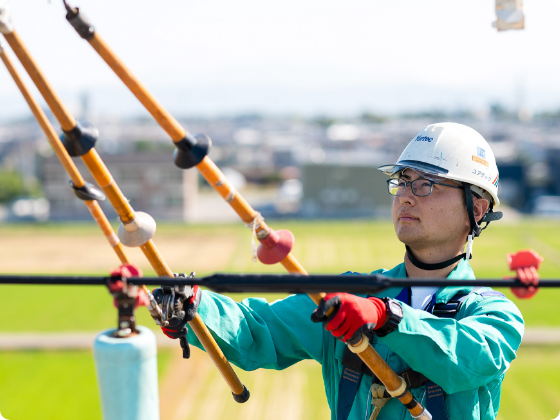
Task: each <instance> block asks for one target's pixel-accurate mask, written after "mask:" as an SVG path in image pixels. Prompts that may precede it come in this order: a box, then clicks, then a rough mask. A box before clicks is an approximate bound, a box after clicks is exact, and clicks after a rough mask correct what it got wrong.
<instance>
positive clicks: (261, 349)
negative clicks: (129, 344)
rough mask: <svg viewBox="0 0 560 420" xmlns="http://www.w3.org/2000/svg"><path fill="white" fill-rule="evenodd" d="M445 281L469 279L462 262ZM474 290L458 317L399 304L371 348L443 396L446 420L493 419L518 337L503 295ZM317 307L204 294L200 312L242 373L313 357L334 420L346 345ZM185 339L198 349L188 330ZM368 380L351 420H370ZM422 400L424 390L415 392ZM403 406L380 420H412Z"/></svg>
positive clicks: (393, 273) (517, 317) (519, 322)
mask: <svg viewBox="0 0 560 420" xmlns="http://www.w3.org/2000/svg"><path fill="white" fill-rule="evenodd" d="M377 273H382V274H384V275H386V276H389V277H395V278H399V277H400V278H402V277H406V269H405V266H404V263H403V264H400V265H398V266H396V267H395V268H393V269H392V270H384V269H383V270H377V271H374V272H373V273H372V274H377ZM448 278H449V279H474V273H473V271H472V269H471V267H470V265H469V263H468V262H467V261H465V260H461V262H460V263H459V264H458V265H457V267H456V268H455V270H453V271H452V272H451V274H450V275H449V277H448ZM401 290H402V289H401V288H391V289H387V290H385V291H383V292H381V293H380V294H378V297H383V296H387V297H392V298H394V297H396V296H397V295H398V294H399V292H400V291H401ZM471 290H472V288H469V287H445V288H440V289H439V290H438V291H437V293H436V302H437V303H446V302H447V301H449V300H450V299H451V298H452V297H453V296H455V295H456V294H457V293H459V292H466V293H468V292H470V291H471ZM483 290H488V289H477V290H476V291H474V292H472V293H471V294H469V295H468V297H467V299H466V300H465V301H464V303H463V305H462V306H461V308H460V310H459V312H458V313H457V315H456V317H455V319H449V318H437V317H435V316H434V315H431V314H429V313H427V312H424V311H421V310H416V309H412V308H411V307H410V306H408V305H405V304H403V305H402V306H403V312H404V317H403V319H402V321H401V323H400V324H399V327H398V330H395V331H393V332H392V333H390V334H388V335H387V336H386V337H383V338H377V337H375V338H374V341H373V346H374V348H375V350H376V351H377V352H378V353H379V354H380V355H381V357H383V358H384V359H385V360H386V361H387V362H388V364H389V365H390V366H391V367H392V368H393V370H395V371H401V370H403V369H405V368H407V367H409V366H410V367H411V368H412V369H414V370H416V371H418V372H421V373H423V374H424V375H425V376H426V377H428V378H429V379H431V380H432V381H433V382H435V383H436V384H438V385H440V386H441V387H442V388H443V390H444V392H445V394H446V395H445V404H446V408H447V412H448V415H449V419H450V420H467V419H469V420H471V419H472V420H475V419H476V420H490V419H495V418H496V415H497V413H498V408H499V406H500V388H501V384H502V381H503V379H504V375H505V373H506V371H507V369H508V368H509V365H510V363H511V361H512V360H513V359H515V357H516V352H517V349H518V348H519V345H520V344H521V339H522V337H523V331H524V326H523V318H522V316H521V313H520V312H519V310H518V309H517V307H516V306H515V305H514V304H513V303H512V302H511V301H510V300H508V299H507V298H505V297H502V296H489V297H482V296H481V295H480V292H482V291H483ZM315 307H316V306H315V304H314V303H313V301H312V300H311V299H310V298H309V297H308V296H307V295H291V296H289V297H287V298H285V299H282V300H278V301H276V302H273V303H268V302H267V301H266V300H265V299H262V298H250V299H245V300H243V301H242V302H241V303H236V302H235V301H233V300H232V299H230V298H228V297H225V296H222V295H219V294H216V293H212V292H208V291H205V292H204V293H203V295H202V300H201V303H200V307H199V309H198V312H199V314H200V316H201V317H202V319H203V320H204V322H205V323H206V325H207V326H208V328H209V330H210V331H211V333H212V335H213V336H214V337H215V339H216V341H217V342H218V344H219V346H220V347H221V349H222V350H223V352H224V354H225V355H226V357H227V358H228V360H229V361H230V362H231V363H233V364H235V365H236V366H239V367H240V368H242V369H244V370H249V371H250V370H254V369H258V368H265V369H277V370H281V369H285V368H287V367H289V366H291V365H293V364H295V363H297V362H299V361H300V360H303V359H314V360H316V361H317V362H319V363H320V364H321V365H322V371H323V380H324V385H325V392H326V395H327V400H328V403H329V406H330V409H331V419H332V420H335V419H336V407H337V403H338V385H339V382H340V376H341V374H342V370H343V366H342V364H341V360H342V355H343V353H344V349H345V344H344V343H342V342H340V341H338V340H336V339H335V338H334V337H333V336H332V335H331V333H329V332H327V331H325V330H324V329H323V327H322V325H321V324H314V323H312V322H311V320H310V315H311V313H312V312H313V310H314V309H315ZM188 340H189V342H190V343H192V344H193V345H195V346H197V347H199V348H202V346H201V344H200V341H198V339H197V338H196V336H195V335H194V333H192V331H189V333H188ZM370 385H371V381H370V380H369V377H368V376H364V377H363V379H362V381H361V383H360V387H359V389H358V392H357V395H356V398H355V399H354V404H353V406H352V409H351V411H350V415H349V417H348V420H363V419H364V418H366V419H367V418H369V415H370V414H371V411H372V405H371V396H370V394H369V389H370ZM412 393H413V394H414V396H415V397H416V398H417V399H418V401H420V402H424V401H425V389H424V386H423V387H420V388H416V389H413V390H412ZM411 418H412V417H411V416H410V414H408V411H407V410H406V408H405V407H404V406H403V405H402V404H401V403H400V402H399V401H398V400H396V399H391V400H389V401H388V402H387V404H386V405H385V406H384V407H383V408H382V409H381V412H380V414H379V417H378V420H394V419H411Z"/></svg>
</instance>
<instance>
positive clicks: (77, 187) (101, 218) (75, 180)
mask: <svg viewBox="0 0 560 420" xmlns="http://www.w3.org/2000/svg"><path fill="white" fill-rule="evenodd" d="M0 58H1V59H2V61H3V62H4V64H5V65H6V68H7V69H8V72H9V73H10V75H11V76H12V78H13V79H14V81H15V83H16V85H17V86H18V88H19V90H20V91H21V93H22V95H23V97H24V98H25V100H26V102H27V104H28V105H29V108H31V112H32V113H33V115H34V116H35V119H36V120H37V122H38V123H39V125H40V126H41V129H42V130H43V132H44V133H45V136H46V137H47V140H48V141H49V144H50V145H51V147H52V148H53V150H54V152H55V154H56V156H57V157H58V159H59V160H60V163H61V164H62V166H63V167H64V169H65V170H66V173H67V174H68V176H69V177H70V179H71V183H70V185H71V186H72V189H73V191H74V194H75V195H76V196H77V197H78V198H79V199H81V200H82V201H83V202H84V204H85V205H86V207H87V208H88V210H89V212H90V213H91V215H92V217H93V219H94V220H95V222H96V223H97V224H98V226H99V227H100V228H101V231H102V232H103V234H104V235H105V238H106V239H107V242H109V244H110V245H111V247H112V248H113V250H114V251H115V254H117V257H118V258H119V260H120V261H121V263H122V264H129V263H130V262H129V260H128V257H127V256H126V254H125V252H124V249H123V246H122V244H121V241H120V240H119V237H118V236H117V235H116V234H115V231H114V230H113V228H112V227H111V224H110V223H109V221H108V220H107V217H106V216H105V213H103V210H102V209H101V207H100V206H99V204H98V203H97V201H98V200H105V195H104V194H103V193H102V192H101V191H99V190H98V189H97V188H96V187H95V186H93V185H92V184H89V183H87V182H85V180H84V179H83V177H82V175H81V174H80V172H79V171H78V168H76V165H74V162H73V161H72V158H71V157H70V155H69V154H68V152H67V151H66V149H65V148H64V146H63V145H62V142H61V141H60V139H59V138H58V136H57V134H56V132H55V131H54V128H53V127H52V125H51V123H50V122H49V120H48V119H47V116H46V115H45V113H44V112H43V110H42V109H41V108H40V107H39V104H37V102H36V101H35V99H34V98H33V97H32V96H31V94H30V93H29V90H28V89H27V87H26V86H25V84H24V83H23V80H22V79H21V77H20V76H19V74H18V72H17V70H16V69H15V67H14V65H13V64H12V61H11V60H10V58H9V57H8V56H7V55H6V52H5V51H4V49H3V48H2V45H0ZM143 289H144V292H145V293H146V295H147V296H148V297H149V299H150V305H149V310H150V313H151V315H152V317H154V319H156V318H160V320H161V322H163V319H162V318H161V309H160V308H159V306H158V304H157V303H156V301H155V299H154V297H153V296H152V294H151V292H150V291H149V290H148V288H147V287H146V286H144V287H143Z"/></svg>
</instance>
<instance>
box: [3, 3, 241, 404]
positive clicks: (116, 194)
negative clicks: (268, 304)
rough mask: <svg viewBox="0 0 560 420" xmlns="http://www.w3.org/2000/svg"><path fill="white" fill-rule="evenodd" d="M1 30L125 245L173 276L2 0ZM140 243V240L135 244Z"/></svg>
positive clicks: (215, 353)
mask: <svg viewBox="0 0 560 420" xmlns="http://www.w3.org/2000/svg"><path fill="white" fill-rule="evenodd" d="M0 32H1V33H2V34H3V35H4V37H5V38H6V40H7V41H8V44H10V46H11V48H12V50H13V51H14V52H15V54H16V56H17V57H18V59H19V60H20V61H21V63H22V65H23V67H24V68H25V70H26V71H27V72H28V73H29V76H30V77H31V79H32V80H33V82H34V83H35V85H36V86H37V88H38V89H39V91H40V92H41V94H42V96H43V97H44V99H45V101H46V102H47V104H48V105H49V107H50V108H51V110H52V112H53V114H54V115H55V117H56V118H57V120H58V121H59V123H60V125H61V127H62V130H63V131H64V133H65V138H66V140H67V144H66V145H65V146H66V149H67V151H68V149H69V145H72V144H74V145H76V147H75V148H74V150H76V151H77V152H76V154H78V155H80V156H81V157H82V159H83V161H84V163H85V164H86V166H87V167H88V169H89V170H90V171H91V173H92V175H93V176H94V178H95V180H96V182H97V183H98V184H99V186H100V187H101V189H102V190H103V192H104V193H105V195H106V196H107V198H108V199H109V201H110V202H111V204H112V205H113V207H114V208H115V211H116V212H117V214H118V215H119V217H120V219H121V221H122V223H123V226H122V229H120V233H121V236H120V239H121V241H122V242H123V243H124V244H125V245H127V243H126V242H125V241H127V242H129V243H131V244H134V245H135V246H139V247H140V249H141V250H142V252H143V253H144V255H145V256H146V257H147V259H148V261H149V262H150V264H151V265H152V267H153V268H154V270H155V271H156V273H157V274H158V275H159V276H164V277H173V272H172V271H171V269H170V268H169V267H168V266H167V264H166V263H165V261H164V260H163V258H162V256H161V255H160V254H159V251H158V250H157V248H156V247H155V244H154V243H153V241H152V239H151V237H152V236H153V233H154V232H155V222H153V223H152V220H153V219H151V217H150V216H149V215H142V216H140V217H137V216H139V215H140V214H139V213H136V214H135V212H134V210H133V209H132V207H131V206H130V204H129V203H128V200H127V199H126V197H125V196H124V194H123V193H122V192H121V190H120V189H119V188H118V186H117V185H116V183H115V182H114V180H113V178H112V176H111V174H110V173H109V171H108V169H107V167H106V166H105V165H104V164H103V162H102V160H101V158H100V157H99V155H98V154H97V152H96V151H95V149H94V148H93V143H94V142H92V141H91V139H92V138H94V137H95V136H94V135H92V133H93V134H95V133H94V131H93V130H89V129H87V127H86V128H84V127H82V126H80V125H79V124H78V123H77V121H76V120H75V119H74V117H73V116H72V115H71V114H70V113H69V112H68V110H67V108H66V107H65V106H64V104H63V103H62V101H61V100H60V98H59V97H58V96H57V95H56V93H55V92H54V90H53V89H52V87H51V86H50V84H49V83H48V82H47V80H46V78H45V77H44V76H43V74H42V72H41V70H40V69H39V67H38V66H37V64H36V63H35V61H34V60H33V59H32V57H31V55H30V54H29V52H28V51H27V49H26V48H25V46H24V44H23V42H22V41H21V39H20V38H19V36H18V34H17V33H16V31H15V30H14V28H13V25H12V24H11V19H10V16H9V10H8V9H7V7H6V6H5V5H3V4H1V3H0ZM84 139H85V140H84ZM70 148H71V147H70ZM150 219H151V220H150ZM139 242H143V243H142V244H140V245H138V244H139ZM190 326H191V328H192V330H193V332H194V333H195V334H196V336H197V337H198V339H199V340H200V342H201V343H202V345H203V346H204V348H205V349H206V352H207V353H208V354H209V355H210V357H211V358H212V360H213V362H214V363H215V364H216V367H217V368H218V370H219V371H220V373H221V374H222V376H223V377H224V379H225V380H226V382H227V384H228V386H229V387H230V389H231V390H232V394H233V397H234V399H235V400H236V401H237V402H245V401H247V400H248V398H249V391H248V390H247V388H246V387H245V386H244V385H243V384H242V383H241V381H240V380H239V378H238V377H237V375H236V373H235V371H234V370H233V369H232V367H231V366H230V364H229V363H228V362H227V359H226V357H225V356H224V354H223V352H222V351H221V349H220V348H219V346H218V344H217V343H216V341H215V340H214V338H213V337H212V336H211V334H210V332H209V331H208V329H207V328H206V326H205V325H204V323H203V322H202V319H201V318H200V316H199V315H197V316H196V317H195V318H194V319H193V321H191V322H190Z"/></svg>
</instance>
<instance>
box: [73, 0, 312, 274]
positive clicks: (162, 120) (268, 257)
mask: <svg viewBox="0 0 560 420" xmlns="http://www.w3.org/2000/svg"><path fill="white" fill-rule="evenodd" d="M65 5H66V10H67V12H68V14H67V16H66V17H67V19H68V21H69V22H70V23H71V24H72V26H73V27H74V28H75V29H76V31H77V32H78V33H79V34H80V36H81V37H82V38H84V39H86V40H87V41H88V42H89V43H90V45H91V46H92V47H93V48H94V49H95V51H97V53H98V54H99V55H100V56H101V58H103V60H104V61H105V62H106V63H107V64H108V65H109V67H111V69H112V70H113V71H114V72H115V73H116V74H117V76H118V77H119V78H120V79H121V80H122V81H123V83H124V84H125V85H126V86H127V87H128V88H129V89H130V91H131V92H132V93H133V94H134V95H135V96H136V98H138V100H139V101H140V102H141V103H142V105H144V107H145V108H146V110H148V112H150V114H152V116H153V117H154V119H155V120H156V121H157V122H158V124H159V125H160V126H161V127H162V128H163V129H164V130H165V131H166V132H167V134H169V136H170V137H171V139H172V140H173V142H174V144H175V146H176V147H177V150H176V151H175V163H176V165H177V166H179V167H180V168H183V169H188V168H192V167H194V166H196V167H197V169H198V170H199V171H200V173H201V174H202V176H203V177H204V178H205V179H206V181H208V183H209V184H210V185H212V187H214V189H216V191H218V193H219V194H220V195H221V196H222V198H223V199H224V200H225V201H226V202H227V203H229V204H230V206H231V207H232V208H233V209H234V210H235V211H236V213H237V214H238V215H239V217H241V219H242V220H243V221H244V222H245V224H247V225H248V226H252V227H254V228H255V232H256V235H257V239H258V240H259V241H260V242H261V245H260V247H259V250H258V253H257V255H258V258H259V260H260V261H261V262H263V263H264V264H276V263H281V264H282V265H283V266H284V267H285V268H286V269H287V270H288V271H289V272H294V273H305V270H304V269H303V267H302V266H301V265H300V264H299V263H298V262H297V260H295V258H293V257H292V256H291V254H290V251H291V250H292V248H293V243H294V236H293V234H292V233H291V232H289V231H287V230H279V231H273V230H272V229H271V228H270V227H269V226H268V225H267V224H266V223H265V222H264V221H262V220H261V219H260V218H259V214H258V213H257V212H256V211H255V210H254V209H253V208H252V207H251V206H250V205H249V204H248V203H247V202H246V201H245V199H244V198H243V197H242V196H241V195H240V194H239V193H238V192H237V191H235V188H233V186H232V185H231V184H230V182H229V181H228V180H227V178H226V177H225V176H224V174H223V173H222V172H221V171H220V170H219V169H218V167H217V166H216V165H215V164H214V162H212V160H211V159H210V158H209V157H208V156H207V154H208V152H209V149H210V145H211V141H210V139H209V138H208V137H206V136H205V135H192V134H190V133H188V132H187V131H186V130H185V129H184V128H183V127H182V126H181V125H180V124H179V122H178V121H177V120H176V119H175V118H174V117H173V116H172V115H171V114H170V113H169V112H168V111H167V110H166V109H165V108H164V107H163V106H162V105H161V104H160V103H159V102H158V100H157V99H156V98H155V97H154V96H153V95H152V94H151V93H150V92H149V91H148V89H146V87H145V86H144V85H143V84H142V83H141V82H140V81H139V80H138V79H137V78H136V77H135V76H134V75H133V74H132V72H131V71H130V70H129V69H128V68H127V67H126V66H125V65H124V63H122V61H121V60H120V59H119V58H118V57H117V55H116V54H115V53H114V52H113V51H112V50H111V49H110V48H109V46H108V45H107V44H106V43H105V42H104V41H103V39H102V38H101V37H100V36H99V34H98V33H97V32H96V31H95V29H94V28H93V26H92V25H91V23H90V22H89V21H88V20H87V19H86V18H85V17H84V16H83V14H81V13H79V10H78V8H72V7H70V6H69V5H68V4H66V2H65Z"/></svg>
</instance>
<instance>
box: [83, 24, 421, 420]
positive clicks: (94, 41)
mask: <svg viewBox="0 0 560 420" xmlns="http://www.w3.org/2000/svg"><path fill="white" fill-rule="evenodd" d="M87 40H88V42H89V43H90V45H91V46H92V47H93V48H94V49H95V51H97V53H98V54H99V55H100V56H101V58H103V60H104V61H105V62H106V63H107V64H108V65H109V67H111V69H112V70H113V71H114V72H115V74H116V75H117V76H118V77H119V78H120V79H121V80H122V81H123V83H124V84H125V85H126V86H127V87H128V88H129V89H130V91H131V92H132V93H133V94H134V95H135V96H136V98H138V100H139V101H140V102H141V103H142V105H144V107H145V108H146V109H147V110H148V112H150V114H152V116H153V117H154V119H155V120H156V121H157V122H158V123H159V125H160V126H161V127H162V128H163V129H164V130H165V131H166V132H167V134H169V136H170V137H171V140H173V142H174V143H179V142H180V141H181V140H183V139H184V138H185V136H186V135H187V132H186V130H185V129H184V128H183V127H181V125H180V124H179V122H178V121H177V120H176V119H175V118H174V117H173V116H172V115H171V114H170V113H169V112H168V111H167V110H166V109H165V108H164V107H163V106H162V105H161V104H160V103H159V102H158V101H157V100H156V99H155V97H154V96H153V95H152V94H151V93H150V92H149V91H148V90H147V89H146V88H145V87H144V86H143V85H142V83H141V82H140V81H139V80H138V79H137V78H136V77H135V76H134V75H133V74H132V72H131V71H130V70H129V69H128V68H127V67H126V66H125V65H124V63H123V62H122V61H121V60H120V59H119V58H118V56H117V55H116V54H115V53H114V52H113V51H112V50H111V49H110V48H109V46H108V45H107V44H106V43H105V41H104V40H103V39H102V38H101V37H100V36H99V34H98V33H97V32H94V33H93V35H92V36H89V37H88V39H87ZM196 167H197V169H198V170H199V171H200V173H201V174H202V176H203V177H204V179H206V181H208V183H209V184H210V185H211V186H212V187H214V189H215V190H216V191H217V192H218V193H219V194H220V195H221V196H222V198H223V199H224V200H225V201H226V202H228V203H229V205H230V206H231V207H232V208H233V209H234V210H235V212H236V213H237V214H238V215H239V217H240V218H241V220H243V221H244V222H245V223H246V224H249V223H255V222H258V224H257V228H256V231H257V236H259V232H262V231H264V233H265V235H266V232H269V231H270V228H269V227H268V226H267V225H266V224H265V223H264V222H263V221H257V220H256V218H257V212H256V211H255V210H254V209H253V208H252V207H251V206H250V205H249V203H247V201H246V200H245V199H244V198H243V197H242V196H241V195H240V194H239V193H238V192H236V191H235V189H234V188H233V186H232V185H231V184H230V182H229V181H228V180H227V178H226V177H225V176H224V174H223V173H222V171H220V169H219V168H218V167H217V166H216V164H215V163H214V162H212V160H211V159H210V158H209V157H208V156H206V157H205V158H204V159H203V160H202V161H201V162H200V163H199V164H198V165H196ZM265 237H266V236H265ZM281 264H282V265H283V266H284V267H285V268H286V269H287V270H288V272H290V273H300V274H307V271H305V269H304V268H303V266H302V265H301V264H300V263H299V262H298V261H297V260H296V258H295V257H294V256H293V255H291V253H290V254H288V255H287V256H286V257H285V258H284V260H282V261H281ZM309 296H310V297H311V299H312V300H313V301H314V302H315V303H316V304H319V303H320V302H321V299H323V297H324V296H325V294H324V293H320V294H310V295H309ZM366 343H367V341H366ZM366 343H364V342H363V339H362V341H361V342H360V343H358V344H356V345H355V346H350V347H354V351H356V349H360V350H361V351H359V352H358V351H356V352H357V353H358V355H359V356H360V358H361V359H362V360H363V361H364V363H365V364H366V365H367V366H368V367H369V368H370V369H371V371H372V372H373V373H374V374H375V375H376V376H377V377H378V378H379V380H380V381H381V382H382V383H383V384H384V385H385V387H386V388H387V390H388V392H389V393H391V392H392V393H393V394H395V392H396V394H399V395H400V394H401V392H400V390H401V389H402V385H403V383H404V382H403V379H402V378H400V377H399V376H398V375H397V374H396V373H395V372H394V371H393V370H392V369H391V368H390V366H389V365H388V364H387V363H386V362H385V361H384V360H383V359H382V358H381V356H379V354H378V353H377V352H376V351H375V350H374V348H373V347H372V346H371V345H369V343H367V345H364V344H366ZM402 391H403V392H402V396H401V397H400V398H399V400H400V401H401V402H402V403H403V404H404V405H405V406H406V407H407V409H408V410H409V412H410V413H411V414H412V416H414V417H417V418H421V417H420V416H422V415H424V416H425V418H426V419H427V418H428V416H429V413H427V411H425V409H424V407H422V405H421V404H420V403H418V402H417V401H416V400H415V399H414V397H413V396H412V394H411V393H410V391H406V392H405V390H404V389H403V390H402Z"/></svg>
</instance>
